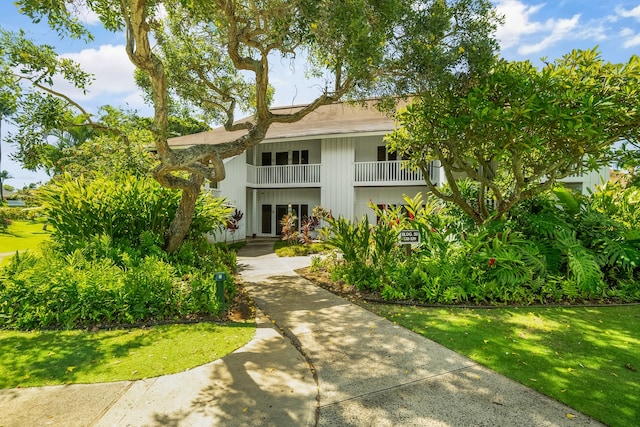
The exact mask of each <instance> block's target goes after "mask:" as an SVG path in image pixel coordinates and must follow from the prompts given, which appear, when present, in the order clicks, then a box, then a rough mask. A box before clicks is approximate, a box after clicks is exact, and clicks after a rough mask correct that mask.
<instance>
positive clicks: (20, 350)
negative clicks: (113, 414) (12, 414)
mask: <svg viewBox="0 0 640 427" xmlns="http://www.w3.org/2000/svg"><path fill="white" fill-rule="evenodd" d="M3 335H5V337H4V338H3V339H2V340H0V355H2V356H0V360H1V361H2V367H3V369H4V370H5V371H7V372H12V373H13V375H11V376H10V377H8V376H0V388H11V387H18V386H21V387H25V386H26V387H29V386H32V385H36V384H37V385H42V384H47V385H50V384H66V383H72V382H75V381H76V380H77V378H78V376H79V373H82V372H83V371H84V370H87V369H91V368H93V367H95V366H96V365H98V364H101V363H105V360H106V359H107V358H118V357H124V356H126V355H128V354H129V353H130V352H131V351H132V350H135V349H138V348H141V347H144V346H146V345H148V344H149V343H150V341H149V340H150V338H149V337H148V336H146V335H135V334H131V331H129V330H119V331H110V332H109V333H101V334H100V335H97V334H96V333H92V332H80V331H63V332H53V331H47V332H7V331H5V332H3ZM127 336H130V337H129V338H127ZM116 340H119V341H122V342H120V343H114V341H116ZM11 378H13V379H15V380H11Z"/></svg>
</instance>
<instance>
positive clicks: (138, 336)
mask: <svg viewBox="0 0 640 427" xmlns="http://www.w3.org/2000/svg"><path fill="white" fill-rule="evenodd" d="M254 332H255V323H225V324H219V323H199V324H191V325H163V326H155V327H151V328H145V329H130V330H128V329H122V330H111V331H100V332H87V331H45V332H16V331H0V388H12V387H32V386H42V385H53V384H68V383H94V382H110V381H118V380H134V379H141V378H150V377H156V376H159V375H164V374H169V373H175V372H181V371H184V370H186V369H189V368H193V367H195V366H199V365H202V364H205V363H207V362H211V361H213V360H216V359H219V358H220V357H222V356H224V355H226V354H229V353H231V352H232V351H234V350H236V349H238V348H240V347H242V346H243V345H244V344H245V343H247V342H248V341H249V340H250V339H251V338H252V337H253V335H254Z"/></svg>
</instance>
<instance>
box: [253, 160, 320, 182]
mask: <svg viewBox="0 0 640 427" xmlns="http://www.w3.org/2000/svg"><path fill="white" fill-rule="evenodd" d="M247 182H248V183H249V184H254V185H284V186H298V187H299V186H303V187H304V186H312V185H320V165H283V166H253V165H247Z"/></svg>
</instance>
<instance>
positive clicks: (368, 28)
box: [16, 0, 497, 251]
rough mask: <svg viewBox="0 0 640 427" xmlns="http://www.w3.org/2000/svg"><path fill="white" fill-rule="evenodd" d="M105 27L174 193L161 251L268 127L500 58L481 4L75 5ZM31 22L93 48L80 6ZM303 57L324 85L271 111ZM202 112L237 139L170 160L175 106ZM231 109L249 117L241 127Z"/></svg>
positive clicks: (359, 0)
mask: <svg viewBox="0 0 640 427" xmlns="http://www.w3.org/2000/svg"><path fill="white" fill-rule="evenodd" d="M82 3H84V4H86V6H87V7H89V8H90V9H91V10H92V11H93V12H95V13H96V14H97V15H98V16H99V17H100V20H101V21H102V23H103V25H104V26H105V28H107V29H108V30H112V31H124V32H125V34H126V38H127V43H126V51H127V54H128V55H129V58H130V60H131V62H132V63H133V64H134V65H135V66H136V67H137V78H138V81H139V82H140V83H141V85H142V86H143V87H146V88H147V90H148V92H147V93H148V96H149V99H150V100H151V101H152V104H153V107H154V124H153V127H152V131H153V134H154V137H153V139H154V144H155V148H156V152H157V154H158V157H159V160H160V163H159V164H158V166H157V167H156V168H155V169H154V171H153V173H154V176H155V178H156V179H157V180H158V181H159V182H160V183H161V184H162V185H164V186H166V187H170V188H176V189H180V190H182V202H181V206H180V209H179V210H178V213H177V215H176V218H175V220H174V222H173V223H172V226H171V229H170V231H169V233H168V234H167V236H166V237H167V239H166V247H167V250H169V251H174V250H176V249H177V248H178V247H179V246H180V244H181V242H182V239H183V237H184V235H186V232H187V231H188V227H189V224H190V218H191V216H192V213H193V206H194V203H195V200H196V198H197V195H198V193H199V191H200V188H201V186H202V183H203V182H204V180H205V179H208V180H210V181H212V182H217V181H220V180H222V179H224V177H225V172H224V165H223V162H222V159H224V158H228V157H232V156H235V155H237V154H239V153H242V152H243V151H244V150H246V149H248V148H250V147H251V146H253V145H256V144H258V143H259V142H260V141H262V139H263V138H264V136H265V134H266V131H267V129H268V128H269V126H270V125H271V124H273V123H288V122H294V121H297V120H300V119H301V118H303V117H304V116H306V115H307V114H309V113H310V112H311V111H313V110H314V109H316V108H317V107H319V106H321V105H323V104H328V103H332V102H335V101H337V100H339V99H340V98H342V97H343V96H345V95H347V94H351V95H352V96H353V97H355V98H360V97H363V96H366V95H371V94H378V95H380V94H393V95H396V94H401V93H408V92H413V91H416V90H421V89H422V88H425V87H429V85H431V84H434V83H433V82H434V81H436V80H438V81H441V80H447V79H449V78H450V76H454V75H456V74H457V73H458V72H459V71H460V70H465V69H466V70H475V69H477V68H482V67H484V66H485V65H486V63H487V62H488V61H487V60H486V58H490V57H491V56H492V54H493V52H494V50H495V48H496V43H495V40H494V39H493V30H494V29H495V25H496V23H497V17H496V15H495V13H494V12H493V9H492V6H491V3H490V2H489V1H487V0H436V1H404V0H375V1H374V0H348V1H345V0H243V1H241V0H212V1H199V0H180V1H178V0H166V1H158V0H129V1H125V0H120V1H116V0H96V1H92V2H88V3H85V2H82ZM16 4H17V5H18V7H19V8H20V10H21V12H22V13H24V14H26V15H28V16H30V17H31V18H32V19H33V20H34V21H39V20H42V19H43V18H46V19H47V20H48V23H49V25H50V26H51V27H52V28H54V29H56V30H57V31H58V32H59V33H61V34H63V35H65V34H66V35H71V36H74V37H80V38H87V39H88V38H90V37H91V35H90V34H89V32H88V31H87V30H86V28H84V27H83V26H82V25H81V23H80V21H79V20H78V19H77V18H76V17H75V16H74V14H73V10H74V7H75V6H77V5H78V4H79V1H76V0H53V1H48V2H40V1H38V0H20V1H18V2H16ZM298 56H303V57H304V58H305V59H306V61H307V64H308V69H307V70H306V71H307V72H308V73H309V74H310V75H313V76H322V77H323V78H324V81H325V87H324V88H323V90H322V91H321V92H320V93H319V94H318V97H317V98H316V99H315V100H313V101H312V102H310V103H309V104H308V106H306V107H305V108H302V109H301V110H300V111H298V112H296V113H293V114H275V113H273V112H272V111H271V109H270V107H271V99H272V94H273V87H272V86H271V85H270V74H269V73H270V65H271V62H272V61H274V60H281V61H282V60H285V61H286V60H290V59H293V58H296V57H298ZM176 107H178V108H185V107H186V108H188V109H189V110H191V111H193V110H196V111H199V112H200V113H201V114H202V115H203V117H207V118H209V119H213V120H216V121H218V122H220V123H223V124H224V126H225V128H226V129H228V130H239V129H241V130H244V131H245V134H244V135H243V136H241V137H240V138H238V139H237V140H235V141H232V142H229V143H225V144H217V145H197V146H194V147H190V148H187V149H184V150H180V151H176V150H173V149H172V148H171V147H170V146H169V144H168V141H167V139H168V136H169V133H168V116H169V112H170V111H171V109H172V108H176ZM239 109H243V110H247V111H251V112H252V117H251V118H250V119H249V120H243V121H242V122H237V121H236V120H235V114H236V112H237V111H238V110H239Z"/></svg>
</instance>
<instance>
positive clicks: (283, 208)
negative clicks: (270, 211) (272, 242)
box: [276, 205, 289, 236]
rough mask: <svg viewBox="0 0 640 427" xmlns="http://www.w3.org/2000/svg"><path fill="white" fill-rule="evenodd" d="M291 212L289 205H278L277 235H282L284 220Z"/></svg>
mask: <svg viewBox="0 0 640 427" xmlns="http://www.w3.org/2000/svg"><path fill="white" fill-rule="evenodd" d="M287 212H289V206H287V205H276V235H278V236H279V235H281V234H282V224H280V221H282V218H283V217H284V216H285V215H286V214H287Z"/></svg>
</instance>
